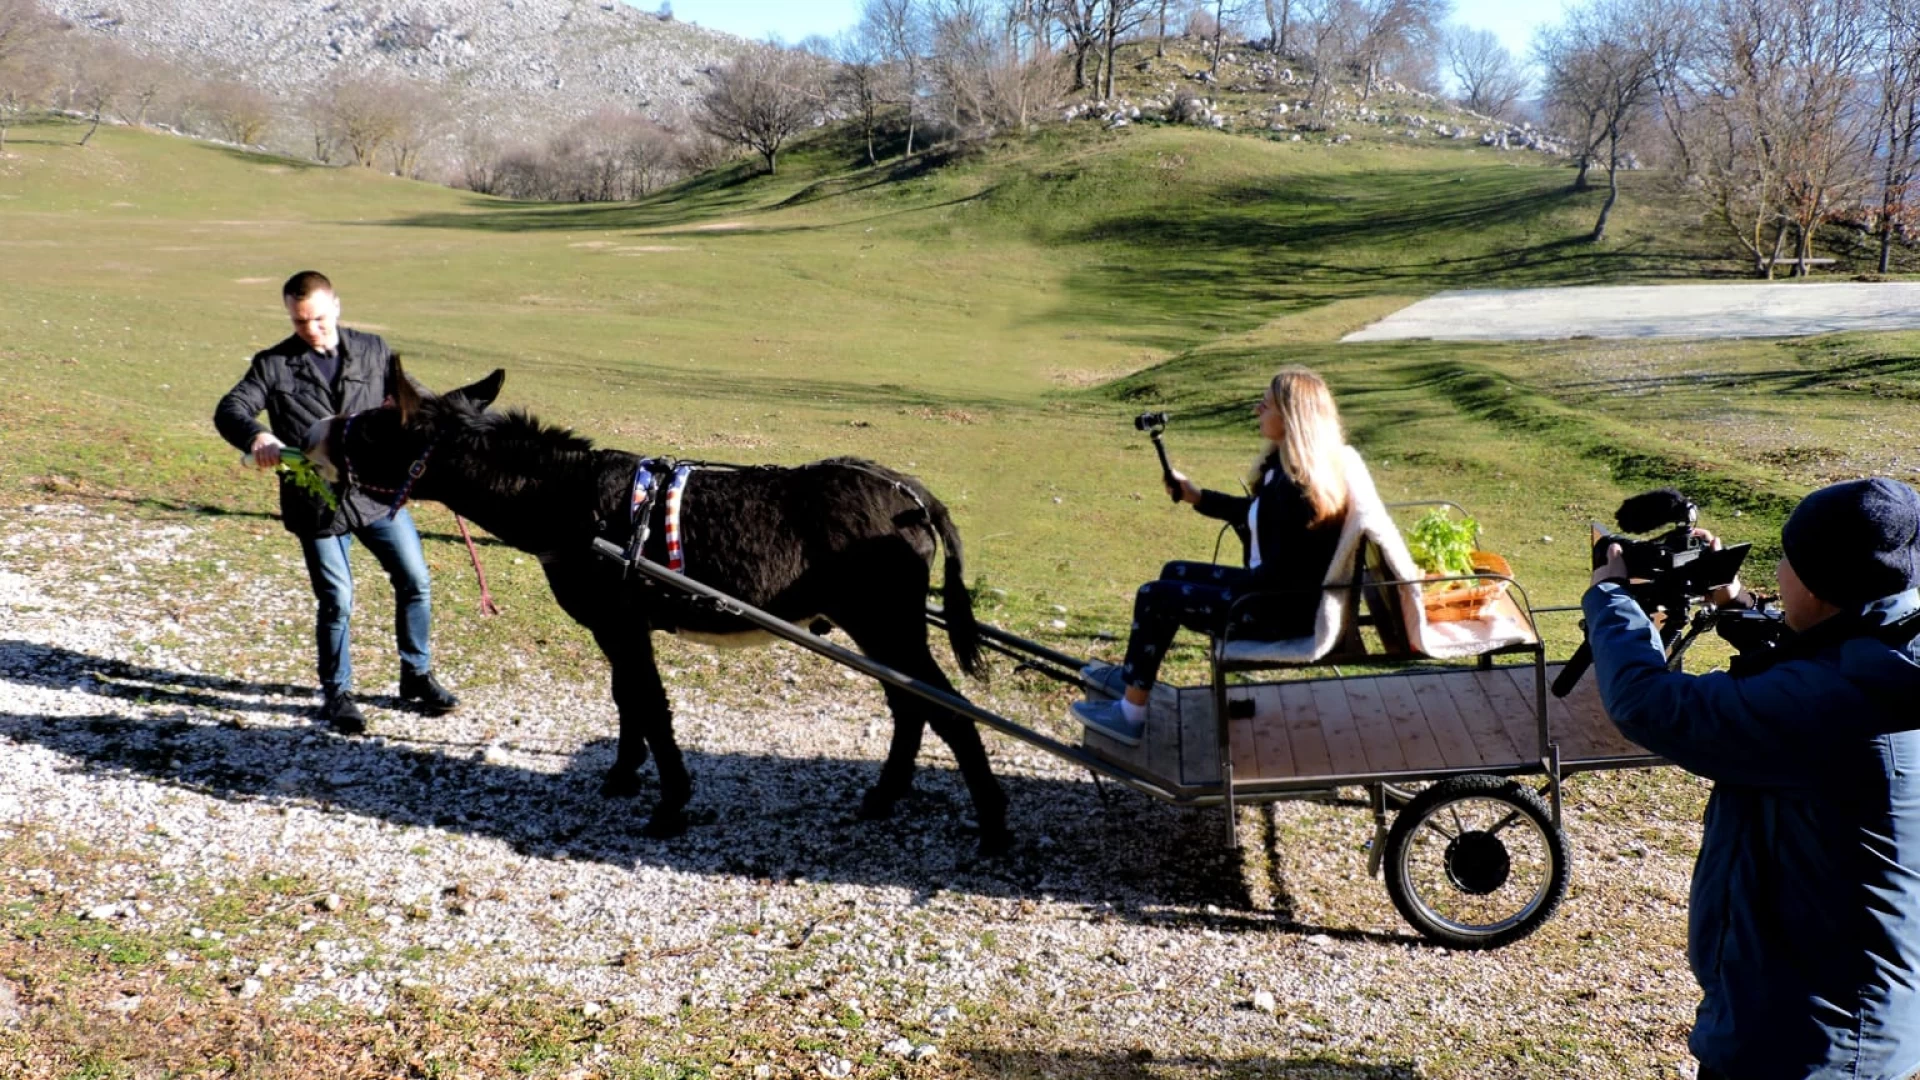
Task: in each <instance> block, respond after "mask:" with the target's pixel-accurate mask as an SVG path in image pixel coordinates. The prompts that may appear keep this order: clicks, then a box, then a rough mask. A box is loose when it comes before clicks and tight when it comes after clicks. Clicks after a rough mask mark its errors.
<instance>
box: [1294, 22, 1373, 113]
mask: <svg viewBox="0 0 1920 1080" xmlns="http://www.w3.org/2000/svg"><path fill="white" fill-rule="evenodd" d="M1301 14H1302V15H1303V16H1304V18H1303V20H1302V33H1303V34H1304V36H1305V38H1306V46H1307V60H1308V63H1309V64H1311V65H1312V67H1313V81H1312V82H1311V83H1309V84H1308V85H1307V104H1308V105H1309V106H1310V107H1312V108H1313V109H1315V110H1316V111H1318V112H1319V113H1320V114H1321V115H1322V116H1323V117H1324V116H1325V115H1326V111H1327V105H1328V103H1329V100H1330V99H1331V97H1332V96H1333V90H1334V85H1335V83H1334V75H1335V74H1336V73H1337V72H1338V71H1339V69H1340V68H1341V67H1342V66H1343V65H1345V64H1346V63H1347V61H1348V58H1349V57H1351V56H1353V55H1355V54H1356V53H1357V52H1358V50H1359V38H1358V32H1359V28H1360V25H1361V22H1362V19H1361V16H1360V13H1359V11H1358V10H1357V0H1303V2H1302V5H1301Z"/></svg>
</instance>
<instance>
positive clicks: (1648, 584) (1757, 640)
mask: <svg viewBox="0 0 1920 1080" xmlns="http://www.w3.org/2000/svg"><path fill="white" fill-rule="evenodd" d="M1699 517H1700V508H1699V507H1698V506H1696V505H1695V504H1694V502H1693V500H1692V499H1689V498H1687V497H1686V496H1685V495H1682V494H1681V493H1680V492H1678V491H1676V490H1674V489H1673V488H1661V489H1659V490H1658V491H1649V492H1646V493H1645V494H1641V495H1635V496H1633V497H1632V498H1629V499H1627V500H1626V501H1625V502H1623V503H1621V504H1620V509H1619V510H1617V511H1615V513H1614V522H1615V523H1616V524H1617V525H1618V526H1619V527H1620V531H1621V532H1622V533H1654V532H1657V533H1659V535H1658V536H1655V537H1653V538H1651V539H1645V540H1637V539H1634V538H1633V537H1631V536H1622V535H1617V534H1615V533H1612V532H1609V531H1608V530H1607V527H1606V526H1604V525H1602V524H1600V523H1599V522H1597V521H1596V522H1594V523H1593V528H1592V535H1593V567H1594V569H1596V570H1597V569H1599V568H1600V567H1602V566H1604V565H1606V562H1607V551H1608V549H1609V548H1611V547H1612V546H1613V545H1615V544H1618V545H1620V555H1621V557H1622V559H1624V560H1625V562H1626V564H1627V577H1628V581H1627V584H1626V588H1627V592H1628V594H1629V595H1631V596H1632V597H1633V598H1634V600H1635V601H1637V602H1638V603H1639V604H1640V607H1641V610H1643V611H1645V612H1646V613H1647V614H1648V615H1654V616H1658V618H1657V619H1656V621H1657V622H1659V624H1660V643H1661V645H1662V646H1664V647H1665V648H1666V651H1667V663H1668V666H1669V667H1677V666H1678V664H1679V662H1680V658H1681V657H1682V656H1683V655H1684V654H1685V653H1686V650H1687V647H1688V646H1689V645H1691V644H1693V641H1694V639H1695V638H1697V637H1699V636H1700V634H1701V633H1702V632H1704V631H1705V630H1706V629H1707V628H1708V627H1710V626H1711V627H1714V628H1715V629H1717V630H1718V631H1719V632H1720V635H1721V636H1722V637H1725V638H1726V639H1727V640H1728V641H1729V642H1730V643H1732V644H1733V645H1734V647H1735V648H1737V649H1742V648H1746V647H1756V648H1757V647H1759V646H1760V644H1761V641H1762V639H1763V636H1764V635H1763V634H1762V632H1761V631H1762V630H1763V629H1764V627H1763V626H1762V624H1761V623H1759V622H1755V621H1754V620H1767V619H1771V620H1773V621H1774V625H1776V626H1781V628H1784V626H1783V625H1782V624H1779V623H1778V621H1777V619H1778V617H1777V616H1776V615H1773V614H1772V613H1771V612H1768V611H1766V609H1765V608H1759V609H1754V610H1755V612H1756V613H1755V614H1753V615H1749V614H1747V613H1746V611H1744V610H1743V611H1739V612H1738V614H1736V609H1732V608H1728V609H1721V608H1718V607H1715V606H1714V605H1713V604H1710V603H1707V598H1708V595H1709V594H1710V593H1711V592H1712V591H1713V590H1714V589H1715V588H1718V587H1719V586H1722V585H1726V584H1728V583H1730V582H1732V581H1733V580H1734V578H1736V577H1738V576H1739V573H1740V566H1741V564H1742V563H1744V562H1746V560H1747V552H1748V551H1750V550H1751V549H1752V547H1753V545H1752V544H1733V545H1729V546H1727V547H1723V548H1720V549H1718V550H1715V549H1714V548H1712V547H1710V546H1708V545H1707V543H1706V542H1705V541H1703V540H1702V539H1701V538H1700V537H1698V536H1696V535H1694V524H1695V522H1697V521H1698V520H1699ZM1663 530H1664V531H1663ZM1695 605H1701V606H1700V607H1699V610H1698V611H1695V610H1694V608H1695ZM1736 638H1738V640H1736ZM1765 640H1766V647H1767V648H1771V646H1772V643H1773V642H1776V641H1778V640H1779V634H1778V633H1777V632H1772V633H1771V637H1766V638H1765ZM1742 641H1746V642H1748V645H1747V646H1743V645H1742ZM1592 663H1593V648H1592V646H1591V645H1589V644H1588V643H1587V642H1585V641H1582V642H1581V643H1580V647H1579V648H1578V649H1576V650H1574V653H1573V656H1572V658H1571V659H1569V660H1568V661H1567V666H1566V667H1564V668H1562V669H1560V674H1559V675H1558V676H1557V677H1555V679H1554V680H1553V693H1554V696H1555V697H1566V696H1567V695H1568V694H1569V693H1572V692H1573V688H1574V686H1575V684H1577V683H1578V682H1579V681H1580V677H1581V676H1582V675H1584V674H1585V673H1586V670H1587V668H1588V667H1589V666H1591V665H1592Z"/></svg>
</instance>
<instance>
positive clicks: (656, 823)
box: [640, 809, 688, 840]
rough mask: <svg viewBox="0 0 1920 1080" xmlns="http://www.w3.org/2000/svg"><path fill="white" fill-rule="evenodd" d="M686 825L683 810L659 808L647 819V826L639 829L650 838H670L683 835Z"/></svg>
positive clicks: (685, 815) (685, 814) (685, 813)
mask: <svg viewBox="0 0 1920 1080" xmlns="http://www.w3.org/2000/svg"><path fill="white" fill-rule="evenodd" d="M687 825H688V821H687V812H686V811H685V810H667V809H660V810H655V811H654V812H653V817H651V818H649V819H648V820H647V827H646V828H644V829H642V830H640V831H641V833H642V834H643V835H645V836H646V837H647V838H648V839H651V840H671V839H673V838H674V837H676V836H681V835H684V834H685V833H686V831H687Z"/></svg>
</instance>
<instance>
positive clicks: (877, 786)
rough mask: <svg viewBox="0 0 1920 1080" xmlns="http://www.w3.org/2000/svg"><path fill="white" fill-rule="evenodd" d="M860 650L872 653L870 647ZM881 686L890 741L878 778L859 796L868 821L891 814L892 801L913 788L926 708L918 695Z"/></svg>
mask: <svg viewBox="0 0 1920 1080" xmlns="http://www.w3.org/2000/svg"><path fill="white" fill-rule="evenodd" d="M861 651H862V652H865V653H867V655H869V656H873V652H872V651H871V650H868V649H865V648H863V649H862V650H861ZM874 659H880V658H879V657H874ZM881 662H882V663H888V662H887V661H885V660H882V661H881ZM888 666H894V665H892V664H888ZM903 670H904V669H903ZM883 689H885V691H886V694H887V711H888V712H890V713H892V714H893V741H892V742H891V743H890V744H889V745H888V747H887V761H886V764H884V765H882V766H880V779H879V780H878V781H876V782H875V783H874V785H873V786H872V787H870V788H868V789H867V793H866V795H865V796H863V797H862V798H861V800H860V816H861V817H863V818H866V819H867V820H869V821H878V820H880V819H882V818H887V817H891V816H893V804H894V803H896V802H899V801H900V799H901V797H902V796H904V795H906V793H907V792H909V791H911V790H913V769H914V759H915V758H917V757H919V756H920V739H921V736H922V735H923V733H925V731H926V730H927V719H926V710H925V708H924V706H923V705H922V703H921V701H920V699H919V698H916V697H914V696H913V695H912V694H909V693H907V692H906V691H905V690H902V689H900V688H899V687H897V686H885V685H884V684H883Z"/></svg>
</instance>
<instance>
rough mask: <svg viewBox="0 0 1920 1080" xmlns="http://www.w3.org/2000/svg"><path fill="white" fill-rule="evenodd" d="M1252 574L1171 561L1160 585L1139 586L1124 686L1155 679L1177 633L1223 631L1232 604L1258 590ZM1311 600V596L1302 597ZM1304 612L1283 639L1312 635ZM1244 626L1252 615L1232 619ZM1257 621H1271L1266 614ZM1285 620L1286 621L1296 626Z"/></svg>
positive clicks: (1308, 615)
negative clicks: (1299, 624) (1302, 624)
mask: <svg viewBox="0 0 1920 1080" xmlns="http://www.w3.org/2000/svg"><path fill="white" fill-rule="evenodd" d="M1259 588H1260V586H1259V584H1258V583H1257V580H1256V578H1255V576H1254V572H1253V571H1251V570H1244V569H1241V568H1240V567H1238V566H1221V565H1219V564H1217V563H1203V562H1170V563H1168V564H1167V565H1166V566H1164V567H1162V568H1161V569H1160V580H1158V581H1149V582H1147V583H1146V584H1145V585H1142V586H1140V591H1139V592H1137V593H1135V594H1134V597H1133V628H1132V630H1131V632H1130V633H1129V634H1128V636H1127V659H1126V666H1125V667H1124V668H1123V669H1122V673H1123V674H1124V675H1125V677H1126V680H1127V685H1128V686H1134V687H1149V686H1152V685H1153V681H1154V678H1155V677H1156V676H1158V675H1159V674H1160V662H1161V661H1162V660H1164V659H1166V655H1167V646H1169V645H1172V644H1173V635H1174V634H1175V633H1176V632H1177V631H1178V630H1179V629H1180V628H1181V627H1183V626H1184V627H1186V628H1187V629H1189V630H1194V631H1198V632H1199V633H1202V634H1208V635H1217V634H1219V633H1220V632H1221V631H1222V630H1223V629H1225V628H1226V624H1227V614H1228V612H1229V611H1230V610H1231V609H1232V608H1233V604H1234V601H1236V600H1238V599H1240V598H1241V597H1243V596H1245V595H1247V594H1248V593H1251V592H1257V591H1259ZM1305 599H1306V600H1309V601H1310V600H1312V599H1313V598H1312V597H1307V598H1305ZM1303 607H1305V610H1306V619H1305V623H1306V628H1305V629H1298V628H1293V627H1289V628H1286V629H1292V630H1294V632H1293V633H1288V634H1285V635H1282V636H1286V637H1293V636H1297V635H1298V634H1304V633H1311V632H1312V628H1313V619H1312V609H1311V607H1307V606H1306V605H1303ZM1237 618H1239V619H1240V621H1241V622H1243V623H1252V622H1254V621H1255V614H1254V613H1253V612H1247V613H1244V614H1242V615H1239V616H1237ZM1260 621H1261V622H1263V623H1267V622H1271V611H1268V612H1266V613H1263V615H1262V617H1261V618H1260ZM1300 621H1301V620H1299V619H1289V620H1288V622H1300Z"/></svg>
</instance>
